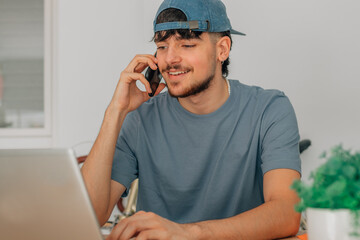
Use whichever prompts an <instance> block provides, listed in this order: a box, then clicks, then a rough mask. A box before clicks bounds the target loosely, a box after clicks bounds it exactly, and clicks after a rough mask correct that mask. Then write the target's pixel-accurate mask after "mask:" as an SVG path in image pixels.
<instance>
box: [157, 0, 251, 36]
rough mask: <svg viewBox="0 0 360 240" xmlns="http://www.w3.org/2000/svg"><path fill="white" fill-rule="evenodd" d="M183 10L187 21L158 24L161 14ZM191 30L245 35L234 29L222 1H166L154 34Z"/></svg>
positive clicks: (161, 9)
mask: <svg viewBox="0 0 360 240" xmlns="http://www.w3.org/2000/svg"><path fill="white" fill-rule="evenodd" d="M168 8H176V9H179V10H181V11H182V12H183V13H184V14H185V15H186V17H187V21H181V22H165V23H158V24H157V23H156V19H157V17H158V16H159V14H160V13H161V12H162V11H164V10H166V9H168ZM172 29H189V30H192V31H201V32H225V31H230V33H231V34H237V35H245V34H244V33H241V32H239V31H236V30H234V29H232V27H231V24H230V20H229V18H228V17H227V14H226V8H225V5H224V4H223V3H222V2H221V1H220V0H165V1H164V2H163V3H162V4H161V5H160V7H159V9H158V11H157V13H156V16H155V20H154V32H158V31H165V30H172Z"/></svg>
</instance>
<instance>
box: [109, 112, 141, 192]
mask: <svg viewBox="0 0 360 240" xmlns="http://www.w3.org/2000/svg"><path fill="white" fill-rule="evenodd" d="M138 123H139V121H138V118H137V117H136V113H135V112H131V113H129V114H128V115H127V117H126V118H125V120H124V122H123V125H122V128H121V130H120V134H119V136H118V139H117V142H116V147H115V154H114V159H113V165H112V171H111V178H112V179H113V180H115V181H117V182H119V183H121V184H122V185H124V186H125V187H126V191H125V192H124V194H123V196H122V197H126V196H127V195H128V192H129V188H130V185H131V183H132V182H133V181H134V180H135V179H136V178H137V177H138V164H137V159H136V157H135V149H136V142H137V133H138V127H139V124H138Z"/></svg>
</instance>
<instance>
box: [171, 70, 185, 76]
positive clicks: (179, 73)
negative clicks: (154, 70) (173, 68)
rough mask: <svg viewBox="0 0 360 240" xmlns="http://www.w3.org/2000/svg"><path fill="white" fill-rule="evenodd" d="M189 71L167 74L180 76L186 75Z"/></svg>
mask: <svg viewBox="0 0 360 240" xmlns="http://www.w3.org/2000/svg"><path fill="white" fill-rule="evenodd" d="M188 72H189V71H177V72H168V74H169V75H171V76H178V75H181V74H185V73H188Z"/></svg>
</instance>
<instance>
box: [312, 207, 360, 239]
mask: <svg viewBox="0 0 360 240" xmlns="http://www.w3.org/2000/svg"><path fill="white" fill-rule="evenodd" d="M306 215H307V225H308V230H307V231H308V238H309V240H359V239H360V237H356V236H352V235H351V234H350V233H352V232H353V231H354V226H353V215H352V214H351V213H350V211H349V210H347V209H339V210H331V209H323V208H308V209H307V210H306Z"/></svg>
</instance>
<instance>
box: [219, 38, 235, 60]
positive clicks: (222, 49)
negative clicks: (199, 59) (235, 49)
mask: <svg viewBox="0 0 360 240" xmlns="http://www.w3.org/2000/svg"><path fill="white" fill-rule="evenodd" d="M216 46H217V50H218V52H217V58H218V60H219V61H220V62H223V61H225V60H226V59H228V58H229V54H230V48H231V40H230V38H229V37H228V36H224V37H221V38H220V39H219V40H218V42H217V44H216Z"/></svg>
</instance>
